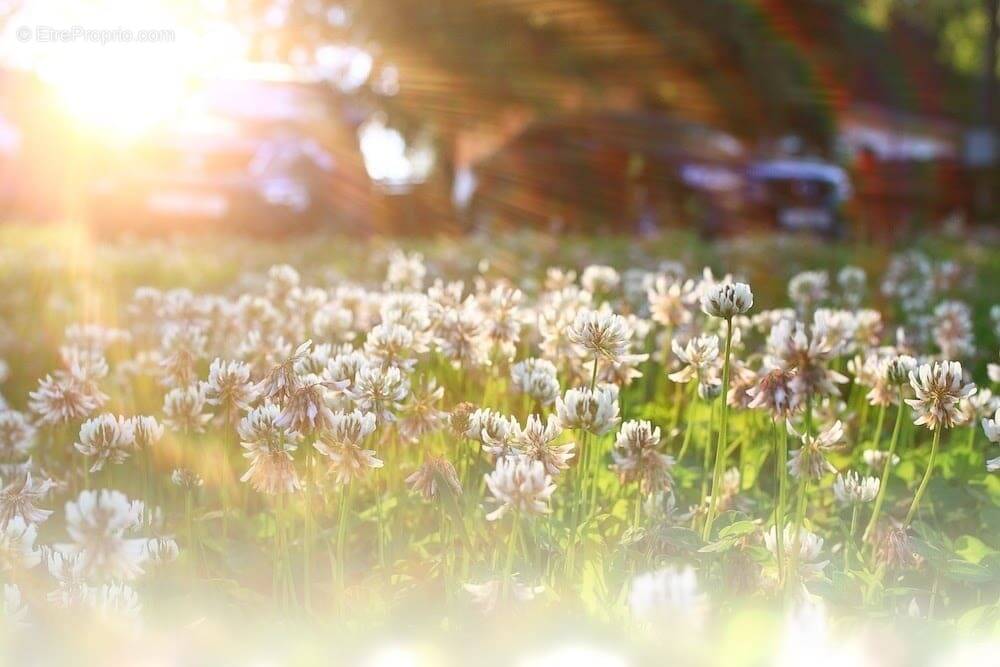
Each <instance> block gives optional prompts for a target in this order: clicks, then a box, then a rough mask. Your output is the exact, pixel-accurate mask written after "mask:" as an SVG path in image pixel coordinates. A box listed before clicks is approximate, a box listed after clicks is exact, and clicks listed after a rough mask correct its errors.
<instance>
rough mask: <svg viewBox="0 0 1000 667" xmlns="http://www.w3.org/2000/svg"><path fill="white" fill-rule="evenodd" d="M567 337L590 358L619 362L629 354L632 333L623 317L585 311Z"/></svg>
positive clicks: (567, 332)
mask: <svg viewBox="0 0 1000 667" xmlns="http://www.w3.org/2000/svg"><path fill="white" fill-rule="evenodd" d="M566 337H567V338H568V339H569V340H570V342H572V343H574V344H576V345H579V346H580V347H582V348H583V349H584V350H586V351H587V352H588V353H589V355H590V356H599V357H601V358H603V359H607V360H609V361H618V360H619V359H621V358H622V357H623V356H624V355H626V354H628V348H629V341H630V340H631V338H632V331H631V330H630V329H629V326H628V323H627V322H626V320H625V318H624V317H622V316H621V315H615V314H613V313H606V312H602V311H599V310H584V311H581V312H580V313H579V314H577V316H576V318H575V319H574V320H573V324H572V325H571V326H570V327H569V329H568V330H567V331H566Z"/></svg>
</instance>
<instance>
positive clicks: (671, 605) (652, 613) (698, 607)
mask: <svg viewBox="0 0 1000 667" xmlns="http://www.w3.org/2000/svg"><path fill="white" fill-rule="evenodd" d="M628 606H629V610H630V611H631V613H632V617H633V618H635V619H636V620H639V621H643V622H646V623H651V624H654V627H655V626H660V625H661V624H664V623H666V624H671V623H680V624H682V625H685V626H688V627H693V628H701V627H702V625H703V624H704V620H705V616H706V614H707V612H708V598H707V597H706V596H705V595H704V594H703V593H702V592H701V591H700V590H699V588H698V578H697V576H696V575H695V572H694V569H693V568H692V567H691V566H685V567H683V568H674V567H667V568H663V569H662V570H657V571H655V572H647V573H646V574H640V575H638V576H636V577H634V578H633V579H632V583H631V584H630V585H629V593H628Z"/></svg>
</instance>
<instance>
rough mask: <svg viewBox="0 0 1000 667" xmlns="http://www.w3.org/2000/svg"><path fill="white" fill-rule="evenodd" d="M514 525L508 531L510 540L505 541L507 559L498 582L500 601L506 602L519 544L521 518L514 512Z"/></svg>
mask: <svg viewBox="0 0 1000 667" xmlns="http://www.w3.org/2000/svg"><path fill="white" fill-rule="evenodd" d="M513 514H514V523H513V525H512V526H511V529H510V538H509V539H508V541H507V558H506V559H505V560H504V564H503V580H502V581H501V582H500V591H501V595H500V599H501V600H504V601H506V600H507V596H508V593H509V592H510V579H511V575H512V573H513V569H514V550H515V549H516V548H517V545H518V542H520V541H521V540H520V528H521V517H520V515H519V514H518V513H517V511H516V510H515V511H514V513H513Z"/></svg>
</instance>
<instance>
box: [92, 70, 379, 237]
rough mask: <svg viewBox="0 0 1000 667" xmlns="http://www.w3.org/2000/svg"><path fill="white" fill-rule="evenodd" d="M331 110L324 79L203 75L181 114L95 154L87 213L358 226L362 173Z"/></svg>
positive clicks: (96, 217)
mask: <svg viewBox="0 0 1000 667" xmlns="http://www.w3.org/2000/svg"><path fill="white" fill-rule="evenodd" d="M339 113H340V112H339V109H338V107H337V104H336V100H335V99H334V98H332V96H331V94H330V92H329V91H328V89H327V88H326V87H325V86H324V85H323V84H322V82H303V81H301V80H294V79H288V78H285V79H265V78H259V77H244V78H231V79H213V80H210V81H207V82H204V84H202V85H201V87H200V88H199V89H198V90H197V92H196V93H195V94H193V95H192V97H191V99H190V100H189V102H188V104H187V106H186V109H185V112H184V114H183V115H180V116H178V117H177V118H173V119H171V120H170V122H167V123H164V124H161V126H159V127H157V128H156V129H155V130H154V131H152V132H150V133H148V134H147V135H145V136H143V137H142V138H141V139H139V140H137V141H135V142H133V143H130V144H128V145H126V146H123V147H118V148H115V149H111V150H108V151H106V152H104V153H103V154H102V155H101V156H100V157H99V158H98V164H99V165H100V168H99V176H98V177H97V178H95V179H94V181H93V184H92V187H91V188H90V191H89V197H88V199H89V207H88V209H89V217H90V219H91V221H92V223H93V224H94V225H95V226H97V227H99V228H101V229H105V230H108V229H110V230H128V231H132V232H142V231H144V230H149V231H157V232H158V231H163V230H165V229H171V230H172V229H199V228H218V227H231V228H234V229H239V230H243V231H256V232H268V233H283V232H286V231H292V230H298V229H304V228H311V227H315V226H317V225H320V224H338V225H340V226H342V227H347V228H353V227H356V226H358V225H362V224H364V217H365V208H366V196H367V191H368V188H367V177H366V175H365V172H364V168H363V165H362V162H361V157H360V153H359V151H358V148H357V140H356V138H355V136H354V132H353V129H352V128H349V127H346V126H344V125H343V124H340V123H338V118H339Z"/></svg>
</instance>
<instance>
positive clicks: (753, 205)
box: [747, 159, 851, 238]
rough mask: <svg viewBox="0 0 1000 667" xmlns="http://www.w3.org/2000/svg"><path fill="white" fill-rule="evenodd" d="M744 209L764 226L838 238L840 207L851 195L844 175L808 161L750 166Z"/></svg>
mask: <svg viewBox="0 0 1000 667" xmlns="http://www.w3.org/2000/svg"><path fill="white" fill-rule="evenodd" d="M747 193H748V194H747V206H748V209H749V212H750V213H751V215H752V216H753V217H756V218H757V219H759V220H761V221H762V222H763V223H764V224H765V225H766V226H772V227H777V228H779V229H782V230H786V231H806V232H813V233H817V234H821V235H824V236H829V237H832V238H839V237H840V236H842V235H843V233H844V221H843V215H842V208H843V204H844V203H845V202H846V201H847V200H848V199H849V197H850V193H851V186H850V181H849V179H848V176H847V172H846V171H845V170H844V169H842V168H840V167H838V166H837V165H834V164H831V163H828V162H824V161H821V160H812V159H776V160H762V161H758V162H754V163H753V164H752V165H751V166H750V169H749V171H748V175H747Z"/></svg>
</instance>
